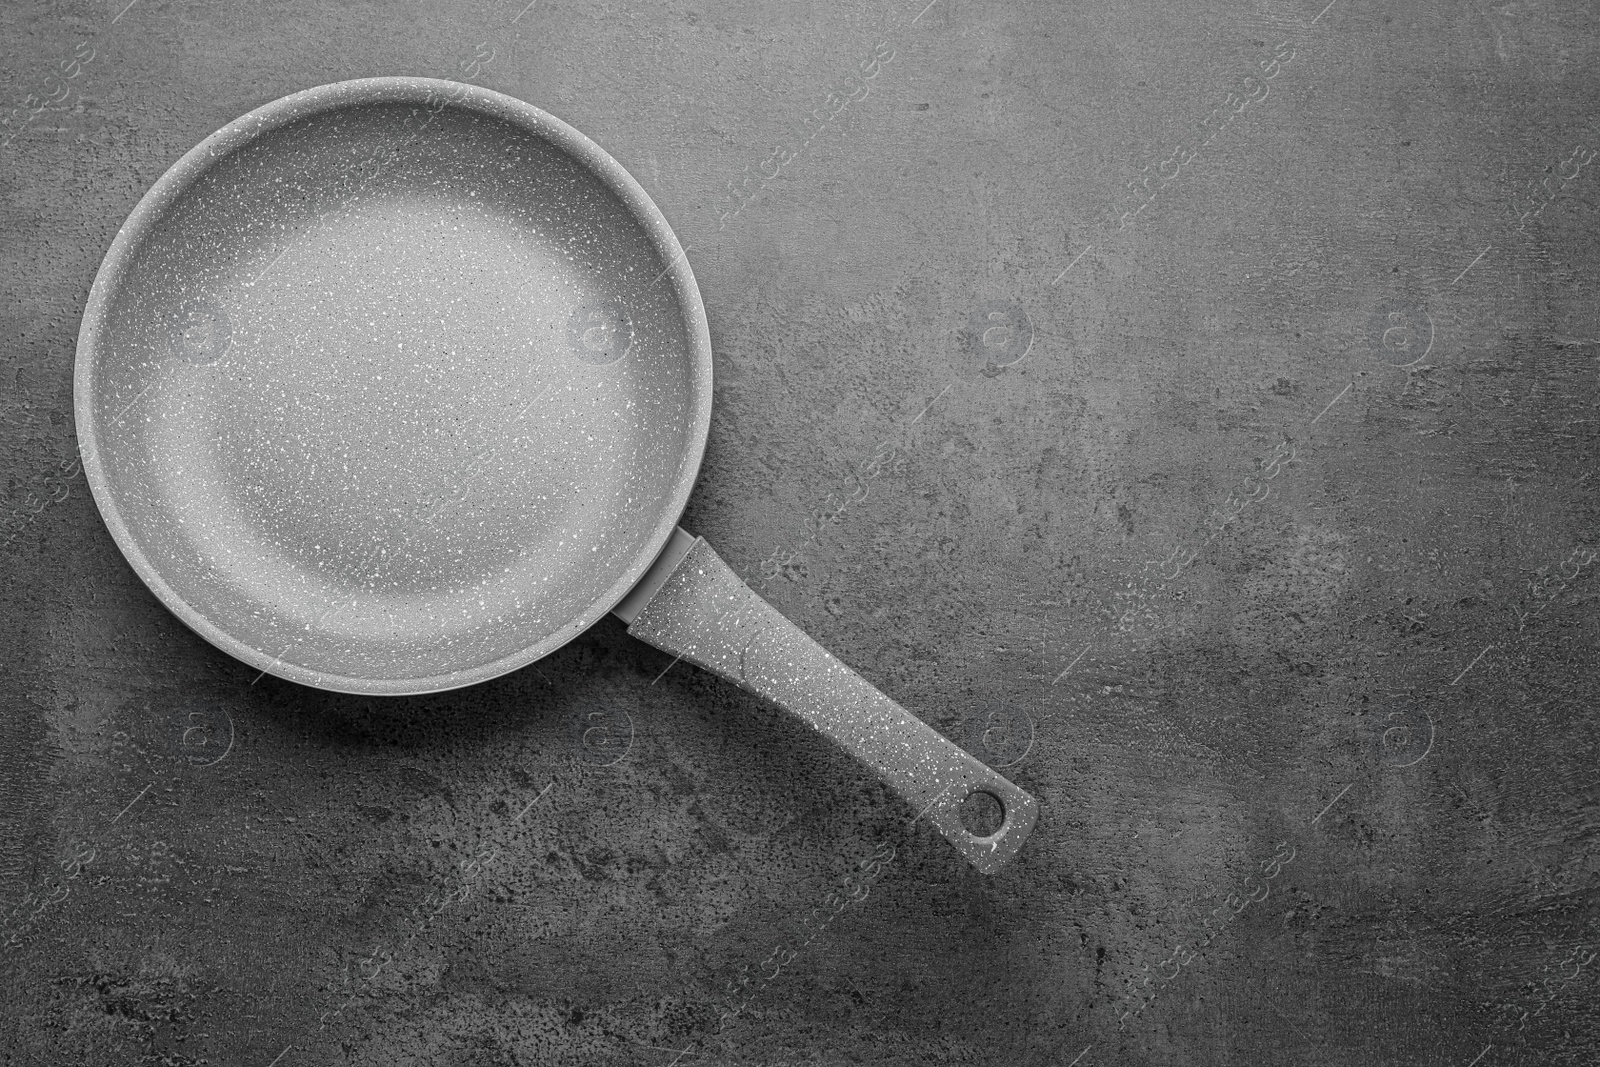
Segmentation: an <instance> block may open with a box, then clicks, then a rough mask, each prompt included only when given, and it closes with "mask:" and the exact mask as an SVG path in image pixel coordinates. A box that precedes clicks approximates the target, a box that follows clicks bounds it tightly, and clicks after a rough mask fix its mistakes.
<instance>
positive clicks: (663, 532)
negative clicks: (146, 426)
mask: <svg viewBox="0 0 1600 1067" xmlns="http://www.w3.org/2000/svg"><path fill="white" fill-rule="evenodd" d="M437 93H449V94H453V97H452V99H451V100H450V103H449V104H448V105H446V106H449V107H455V108H465V109H468V110H473V111H477V112H480V113H483V114H486V115H489V116H491V117H494V118H498V119H502V120H505V121H508V122H510V123H512V124H513V125H516V126H519V127H521V128H523V129H525V130H527V131H529V132H530V133H533V134H534V135H535V136H538V137H540V138H542V139H543V140H545V141H546V142H547V143H549V144H551V145H552V146H554V147H555V148H557V149H559V150H560V151H562V152H563V153H565V154H566V155H567V156H569V157H570V158H572V159H573V160H575V161H576V162H578V163H579V164H580V165H582V166H583V167H584V168H585V169H586V170H588V171H589V172H590V173H591V174H593V175H594V176H595V177H596V178H598V179H599V180H600V181H601V182H602V183H603V184H604V185H605V186H606V187H607V188H609V189H610V190H611V191H612V192H613V193H614V194H615V195H616V196H617V197H618V199H620V200H621V201H622V203H623V205H624V206H625V207H626V209H627V210H628V211H629V212H630V213H631V214H632V215H633V217H634V218H635V219H636V220H637V221H638V222H639V224H640V225H641V226H642V227H643V228H644V230H645V232H646V233H647V234H648V235H649V239H650V242H651V245H652V246H653V247H654V249H655V251H656V254H657V255H658V256H660V257H661V260H662V262H664V263H667V264H668V266H667V268H666V271H665V272H664V277H666V278H670V279H671V283H672V286H673V289H674V292H675V295H676V300H677V304H678V308H679V311H680V314H681V315H682V317H683V321H684V325H685V328H686V329H685V332H686V334H687V335H688V340H689V348H690V353H689V355H690V359H691V361H692V364H693V366H692V367H691V374H690V392H691V394H692V395H691V400H692V405H691V406H692V411H691V413H690V417H689V421H690V425H689V426H688V427H687V428H686V440H687V442H688V447H687V449H686V450H685V452H684V454H683V456H682V458H681V462H680V464H679V467H678V473H677V480H676V482H675V484H674V485H673V486H672V489H671V492H670V494H669V495H668V497H667V500H666V503H664V504H663V505H661V507H660V510H659V514H658V516H657V519H656V522H655V524H654V526H653V528H652V529H651V531H650V533H649V535H648V536H647V538H646V540H645V542H644V545H643V547H642V548H641V549H640V550H639V552H637V553H636V554H635V555H634V557H633V558H632V559H631V560H630V561H629V562H628V565H627V567H626V569H625V570H624V571H623V572H622V576H621V577H620V578H619V579H618V580H617V581H616V582H615V583H614V584H613V585H612V586H611V588H610V589H608V590H607V591H606V592H605V593H604V594H602V595H601V596H600V597H599V598H598V599H596V600H595V601H593V602H592V603H591V604H590V605H589V606H588V607H587V608H585V609H584V610H583V611H582V612H581V613H579V614H578V615H576V616H575V617H574V618H572V619H571V620H569V621H568V622H567V623H566V624H565V625H564V626H562V627H561V628H560V629H558V630H556V631H554V632H552V633H550V634H548V635H546V636H545V637H543V638H542V639H540V640H539V641H536V642H534V643H532V644H530V645H527V646H525V647H523V648H522V649H520V650H518V651H516V652H513V653H510V654H508V655H505V656H502V657H500V658H499V659H496V660H494V661H492V662H490V663H486V664H480V665H478V666H474V667H467V668H462V669H460V670H456V671H451V672H447V673H444V674H436V675H431V676H428V677H422V678H398V679H397V678H371V677H357V676H353V675H340V674H331V673H328V672H324V671H318V670H315V669H312V668H308V667H303V666H300V665H298V664H293V663H288V662H285V661H284V660H283V658H282V656H283V653H280V654H279V656H277V657H273V656H270V655H268V654H267V653H266V652H264V651H262V650H261V649H259V648H256V647H255V646H254V645H251V644H249V643H248V642H246V641H244V640H242V639H240V638H238V637H236V636H235V635H233V634H231V633H229V632H227V631H226V630H224V629H223V628H222V627H221V626H219V625H217V624H216V623H214V622H213V621H212V620H211V619H210V618H208V617H207V616H206V615H205V614H204V613H203V612H201V611H200V610H198V609H197V608H195V607H194V606H193V605H192V604H190V603H189V602H188V601H186V600H185V599H184V598H183V597H181V596H179V595H178V594H177V592H176V591H175V590H174V589H173V588H172V587H171V586H170V585H169V584H168V583H167V581H166V580H165V578H164V577H163V576H162V574H161V572H160V570H159V569H158V568H157V567H155V566H154V565H153V564H152V563H151V562H150V559H149V557H148V556H147V555H146V553H145V551H144V549H143V546H142V545H141V543H140V542H139V541H138V540H137V539H136V538H135V537H134V536H133V534H132V532H131V531H130V530H129V528H128V526H127V524H126V523H125V522H124V521H123V519H122V516H121V514H120V512H119V511H118V509H117V505H116V500H115V498H114V496H113V494H112V483H111V480H110V479H108V478H107V477H106V473H105V468H104V466H103V465H102V463H101V462H100V455H99V445H100V429H99V426H98V424H97V421H96V414H95V402H96V394H95V387H96V382H97V375H96V365H97V361H98V360H99V358H100V355H101V348H102V345H101V340H102V338H103V336H104V334H105V332H106V330H107V329H108V326H109V322H108V312H109V308H110V306H111V303H112V301H113V299H114V298H115V296H116V295H117V293H118V292H119V290H120V287H121V285H122V282H123V279H124V278H125V276H126V275H127V272H128V270H129V269H130V266H131V263H132V260H133V257H134V255H135V254H136V253H137V252H138V250H139V249H140V247H141V246H142V244H143V242H144V241H145V240H146V239H148V238H149V237H150V236H151V235H152V234H153V233H154V232H155V231H156V229H157V227H159V226H160V225H161V223H162V221H163V219H164V218H165V216H166V213H167V211H168V210H169V209H170V208H171V207H173V206H174V205H175V204H176V203H177V202H178V200H179V199H180V198H181V197H182V196H183V194H184V193H186V192H187V191H188V190H189V188H190V187H191V186H193V185H194V184H195V183H196V182H197V181H199V179H200V178H201V177H202V176H203V175H204V174H205V173H206V172H207V171H208V170H209V169H210V168H211V167H212V166H214V165H215V164H216V163H218V162H220V161H221V160H223V159H224V158H226V157H228V156H229V155H232V154H233V153H235V152H237V151H239V150H240V149H242V148H244V147H245V146H247V145H249V144H250V143H252V142H253V141H255V140H257V139H259V138H260V137H261V136H262V135H264V134H266V133H268V132H270V131H272V130H275V129H278V128H280V127H282V126H284V125H287V124H288V123H291V122H295V121H299V120H301V119H304V118H308V117H311V116H313V115H317V114H321V113H324V112H328V111H336V110H339V109H342V108H347V107H353V106H361V105H366V104H374V103H421V102H429V101H431V100H432V99H433V94H437ZM659 280H660V279H658V281H659ZM712 397H713V390H712V358H711V337H710V331H709V328H708V326H707V322H706V313H705V304H704V302H703V301H702V299H701V296H700V290H699V287H698V285H697V284H696V282H695V278H694V271H693V270H692V269H691V267H690V266H689V260H688V257H687V255H686V250H685V249H684V248H683V247H682V245H681V244H680V243H679V241H678V238H677V235H676V234H674V233H673V231H672V227H671V226H670V225H669V224H668V223H667V220H666V217H665V216H664V215H663V214H662V212H661V210H660V208H658V207H657V206H656V204H655V202H654V201H653V200H651V198H650V196H649V194H648V193H646V192H645V190H644V187H643V186H641V185H640V184H639V183H638V181H637V180H635V179H634V177H633V176H632V175H631V174H629V173H628V171H627V170H626V169H624V168H623V166H622V164H620V163H618V162H617V161H616V160H615V159H614V158H612V156H611V155H610V153H608V152H607V151H606V150H605V149H603V148H601V147H600V146H599V145H598V144H596V143H595V142H594V141H593V140H591V139H590V138H589V137H588V136H586V135H585V134H583V133H582V132H581V131H579V130H578V129H576V128H575V127H573V126H570V125H568V124H567V123H566V122H563V121H562V120H561V119H559V118H557V117H556V116H554V115H552V114H550V113H549V112H547V111H544V110H543V109H541V108H539V107H536V106H534V105H533V104H530V103H528V102H526V101H524V100H519V99H517V98H515V97H512V96H508V95H506V94H504V93H499V92H496V91H494V90H492V89H485V88H482V87H481V86H476V85H471V84H468V83H465V82H455V81H449V80H446V79H441V78H425V77H410V76H389V77H378V78H356V79H350V80H347V81H339V82H330V83H327V84H324V85H319V86H315V87H313V88H309V89H303V90H301V91H299V92H296V93H291V94H289V95H287V96H283V97H280V98H278V99H276V100H273V101H270V102H269V103H266V104H263V105H261V106H260V107H257V108H255V109H253V110H251V111H249V112H247V113H246V114H244V115H241V116H239V117H238V118H236V119H234V120H233V121H232V122H230V123H228V124H227V125H225V126H223V127H222V128H221V129H219V130H217V131H215V132H214V133H212V134H210V135H209V136H208V137H206V138H205V139H204V140H202V141H200V143H199V144H197V145H195V146H194V147H193V148H191V149H190V150H189V151H188V152H186V153H184V155H183V156H182V157H180V158H179V159H178V161H177V162H175V163H174V164H172V166H170V167H169V168H168V169H167V170H166V171H165V172H164V173H163V174H162V175H161V177H160V178H158V179H157V180H156V181H155V183H154V184H153V185H152V186H151V187H150V188H149V190H147V191H146V192H145V194H144V195H143V196H142V197H141V198H140V199H139V202H138V203H137V204H136V205H135V206H134V208H133V210H132V211H131V212H130V213H129V215H128V218H127V219H126V220H125V221H124V222H123V224H122V226H121V228H120V229H119V230H118V231H117V234H116V236H115V237H114V238H113V239H112V242H111V246H110V248H109V249H108V250H107V252H106V254H105V257H104V259H102V261H101V263H100V267H99V269H98V271H97V272H96V274H95V279H94V284H93V285H92V286H91V287H90V290H89V297H88V300H87V302H86V303H85V305H84V311H83V318H82V322H81V324H80V326H79V329H78V341H77V350H76V356H75V361H74V368H73V418H74V422H75V425H76V432H77V436H78V451H79V457H80V462H81V464H82V468H83V472H84V478H85V480H86V481H87V482H88V485H89V489H90V494H91V495H92V496H93V498H94V501H95V505H96V507H97V508H98V509H99V511H100V516H101V519H102V520H103V521H104V522H105V525H106V528H107V529H108V530H109V531H110V532H111V536H112V539H113V540H114V541H115V542H116V544H117V547H118V548H119V549H120V550H121V551H122V555H123V558H124V559H126V560H127V561H128V563H129V565H130V566H131V567H132V568H133V570H134V572H135V573H136V574H137V575H138V576H139V578H140V579H141V580H142V581H143V582H144V583H145V585H146V586H147V587H148V588H149V589H150V591H151V592H152V593H154V594H155V595H156V598H157V599H158V600H160V601H161V602H162V603H163V604H164V605H165V606H166V608H167V609H168V610H169V611H171V612H172V613H173V614H174V615H175V616H177V618H178V619H179V620H180V621H182V622H183V623H184V624H185V625H186V626H188V627H189V628H190V629H191V630H193V631H195V632H196V633H197V634H199V635H200V636H201V637H203V638H205V639H206V640H207V641H209V642H210V643H211V644H213V645H215V646H217V647H218V648H220V649H221V650H222V651H224V652H226V653H228V654H229V655H231V656H233V657H234V658H235V659H238V660H240V661H242V662H244V663H247V664H249V665H250V666H252V667H256V668H259V669H260V670H261V671H262V672H263V673H264V674H271V675H274V676H275V677H279V678H283V679H286V680H288V681H292V682H297V683H299V684H301V685H307V686H311V687H313V688H317V689H325V690H330V691H333V692H339V693H351V694H358V695H364V696H419V695H424V694H427V693H439V692H445V691H448V690H452V689H460V688H464V687H466V686H470V685H476V684H478V683H480V682H485V681H489V680H490V679H493V678H498V677H500V676H501V675H504V674H509V673H510V672H512V671H515V670H518V669H520V668H522V667H525V666H527V665H528V664H529V663H532V662H534V661H535V660H538V659H541V658H543V657H544V656H547V655H549V654H550V653H551V652H554V651H555V650H557V649H558V648H560V647H562V646H563V645H565V644H566V643H567V642H569V641H571V640H572V639H573V638H575V637H577V636H578V635H579V634H581V633H583V632H584V631H585V630H587V629H589V627H591V626H593V625H594V624H595V623H596V622H598V621H599V620H600V619H601V617H603V616H604V615H606V614H607V613H608V612H610V611H611V610H612V609H613V608H614V607H615V606H616V605H617V604H618V603H620V602H621V601H622V599H623V598H624V597H625V596H627V594H628V593H629V592H630V591H631V590H632V589H633V587H634V586H635V585H637V584H638V582H639V580H640V579H641V578H643V577H644V574H645V572H646V571H647V570H648V569H649V568H650V565H651V564H652V563H654V562H655V560H656V557H657V556H659V555H660V553H661V550H662V549H663V548H664V547H665V546H666V543H667V540H668V538H669V537H671V535H672V531H673V530H674V529H675V528H676V526H677V523H678V519H679V517H680V516H681V515H682V514H683V510H684V508H685V507H687V505H688V502H689V495H690V493H691V492H692V491H693V489H694V486H695V483H696V482H697V481H698V480H699V476H700V466H701V463H702V461H703V460H704V458H705V449H706V443H707V439H708V437H709V435H710V431H711V406H712ZM135 399H136V400H137V398H135ZM120 417H121V416H119V417H118V418H119V419H120ZM113 421H117V420H113ZM252 684H253V683H252Z"/></svg>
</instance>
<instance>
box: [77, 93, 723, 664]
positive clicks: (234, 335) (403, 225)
mask: <svg viewBox="0 0 1600 1067" xmlns="http://www.w3.org/2000/svg"><path fill="white" fill-rule="evenodd" d="M428 85H432V86H445V85H447V83H436V82H435V83H428V82H425V81H423V80H420V79H372V80H369V81H366V82H356V83H344V86H343V87H340V86H333V87H323V90H312V91H311V92H310V93H303V94H298V96H297V97H291V98H287V99H286V100H285V101H279V102H278V104H277V105H269V107H268V108H266V109H262V111H270V110H271V109H272V108H274V107H276V108H279V112H278V113H277V114H275V115H272V116H269V117H268V119H267V120H266V121H262V122H258V123H255V124H252V123H250V121H249V120H250V119H251V118H252V117H253V116H260V115H261V114H262V112H256V113H253V116H247V117H246V119H243V120H240V122H239V123H234V124H232V125H230V127H228V129H227V130H224V131H222V133H220V134H218V135H217V136H216V137H214V138H212V139H209V140H208V142H207V143H206V144H205V145H202V146H201V149H199V150H197V151H196V153H191V154H190V156H188V157H185V160H184V161H183V162H181V163H180V164H179V165H178V166H177V167H175V168H174V170H173V171H172V172H169V174H168V175H167V176H166V177H165V178H163V179H162V182H161V183H158V185H157V187H156V189H155V190H152V192H151V194H150V195H149V196H147V197H146V200H145V202H144V203H141V205H140V207H139V209H138V210H136V211H135V213H134V216H133V218H131V219H130V221H129V224H128V226H126V227H125V228H124V231H123V233H122V234H121V235H119V237H118V241H117V244H116V245H114V246H113V249H112V252H111V253H110V254H109V255H108V257H107V261H106V265H105V266H104V267H102V270H101V276H100V278H98V279H97V281H96V286H95V293H94V295H93V296H91V301H90V308H89V310H88V312H86V316H85V325H84V330H83V335H82V337H81V338H80V346H79V350H80V356H79V369H78V375H79V380H78V386H79V388H78V408H79V422H80V440H81V442H82V444H83V446H84V451H85V453H86V463H85V466H86V469H87V470H88V472H89V474H90V478H91V484H92V485H93V486H94V488H95V494H96V499H97V500H98V501H99V503H100V506H101V509H102V511H103V512H104V513H105V515H106V518H107V522H108V525H109V526H110V527H111V529H112V531H113V534H114V535H115V536H116V537H117V539H118V542H119V544H120V545H121V546H122V547H123V549H124V551H125V552H126V553H127V554H128V556H129V559H130V561H131V562H133V564H134V566H135V568H136V569H137V570H139V571H140V573H141V576H143V577H144V578H145V579H146V581H147V582H149V583H150V584H151V587H152V588H153V589H155V591H156V592H157V593H158V595H161V596H162V597H163V599H164V600H166V601H167V603H168V604H169V606H171V607H173V609H174V610H175V611H177V612H178V614H179V615H180V616H181V617H183V618H184V619H185V621H187V622H189V623H190V625H192V626H194V627H195V628H196V629H197V630H199V631H200V632H201V633H202V634H204V635H205V636H207V637H208V638H210V639H211V640H213V641H214V642H216V643H218V644H219V645H221V646H222V647H224V648H225V649H227V650H228V651H230V652H232V653H234V654H235V655H239V656H240V657H241V658H243V659H245V660H247V661H248V662H251V663H254V664H256V665H257V666H259V667H261V668H262V669H265V670H271V671H272V672H273V673H276V674H280V675H283V676H285V677H290V678H295V679H296V680H301V681H307V682H310V683H311V684H316V685H320V686H324V687H327V688H335V689H345V690H348V691H357V692H422V691H428V690H432V689H440V688H449V687H452V686H456V685H464V684H468V683H470V682H473V681H478V680H481V679H483V678H487V677H492V676H494V675H496V674H499V673H503V672H504V671H505V670H509V669H512V668H514V667H515V666H520V665H521V664H523V663H526V662H528V661H530V660H532V659H535V658H537V657H538V656H540V655H543V654H544V653H546V652H548V651H550V650H551V649H553V648H555V647H557V646H558V645H559V644H561V643H563V642H564V641H566V640H569V639H570V638H571V637H572V636H574V635H576V634H577V633H579V632H581V631H582V629H584V628H585V627H586V626H588V625H590V624H591V623H592V622H593V621H595V619H596V618H598V617H599V615H601V614H603V613H604V612H605V611H606V610H609V608H610V607H611V606H612V604H613V603H615V602H616V601H617V600H618V599H620V598H621V596H622V595H623V594H625V593H626V592H627V590H628V588H630V587H631V585H632V584H633V582H634V581H635V580H636V579H637V577H638V576H639V574H640V573H642V571H643V569H644V568H645V567H646V566H647V565H648V564H649V562H650V561H651V559H652V558H653V557H654V555H655V553H656V551H658V550H659V548H660V546H661V544H662V543H664V540H665V537H666V534H667V532H669V531H670V529H671V527H672V524H673V522H674V521H675V520H676V518H677V515H678V513H679V512H680V511H681V510H682V507H683V503H684V501H685V499H686V498H687V493H688V490H689V487H690V486H691V485H692V482H693V479H694V476H695V474H696V472H697V469H698V466H699V461H700V456H701V453H702V451H703V447H704V441H705V432H706V425H707V424H708V419H709V396H710V356H709V347H708V345H707V342H706V339H705V327H704V316H703V312H702V310H701V305H700V302H699V297H698V294H697V293H696V292H695V290H694V285H693V278H692V275H690V274H689V272H688V267H687V264H686V263H685V262H683V259H682V256H681V255H679V249H678V245H677V243H676V241H675V239H673V238H672V236H671V233H670V231H669V230H667V228H666V225H665V223H664V222H662V221H661V220H660V216H659V214H658V213H657V212H655V209H654V207H653V205H650V204H649V201H648V199H647V198H645V196H644V194H643V192H642V191H641V190H639V189H638V187H637V185H635V184H634V183H633V182H632V180H631V179H629V178H627V177H626V175H625V174H624V173H623V172H622V171H621V168H620V167H618V166H617V165H616V164H615V163H613V162H612V161H610V159H609V157H605V156H604V154H603V153H601V152H599V150H598V149H596V148H594V146H593V145H591V144H589V143H588V142H587V141H585V140H584V139H583V138H582V137H581V135H578V134H576V132H575V131H572V130H571V129H570V127H565V126H564V125H562V124H560V123H559V122H556V121H555V120H553V119H551V118H550V117H549V116H545V115H543V113H541V112H537V111H536V110H535V109H533V108H531V107H528V106H527V105H525V104H520V103H518V102H516V101H511V100H509V98H505V97H499V96H498V94H493V93H488V92H486V91H483V90H473V92H472V94H471V95H470V96H468V97H467V98H466V99H464V100H460V101H458V102H457V103H455V104H451V105H449V106H443V107H440V105H439V104H438V103H437V102H435V103H434V104H433V105H432V106H430V105H429V103H428V102H427V98H426V97H425V96H424V95H423V92H422V88H421V87H423V86H428ZM450 88H452V89H455V90H456V91H458V92H459V91H460V88H459V87H454V86H450ZM317 94H321V95H320V96H319V95H317ZM396 96H398V97H400V98H399V99H396V98H395V97H396ZM302 98H304V100H302ZM434 99H435V101H437V100H438V97H437V96H436V97H435V98H434ZM297 100H301V101H302V102H301V103H299V105H298V106H295V105H294V104H293V103H292V102H294V101H297ZM530 116H532V117H530ZM213 142H220V143H218V144H213ZM208 146H209V149H208ZM585 153H589V155H587V156H586V155H585ZM592 168H593V169H592ZM636 213H637V214H636Z"/></svg>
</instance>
